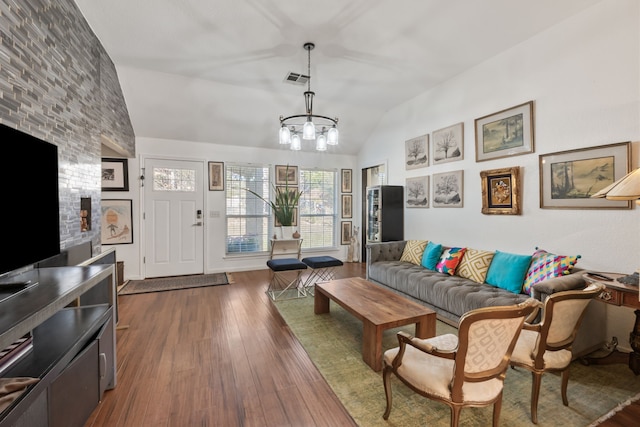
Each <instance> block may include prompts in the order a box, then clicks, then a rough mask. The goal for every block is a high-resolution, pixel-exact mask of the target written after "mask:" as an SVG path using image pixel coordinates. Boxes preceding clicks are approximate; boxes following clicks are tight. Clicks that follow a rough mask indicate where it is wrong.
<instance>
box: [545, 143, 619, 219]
mask: <svg viewBox="0 0 640 427" xmlns="http://www.w3.org/2000/svg"><path fill="white" fill-rule="evenodd" d="M630 162H631V143H630V142H619V143H616V144H608V145H600V146H596V147H591V148H580V149H577V150H568V151H559V152H557V153H549V154H544V155H540V157H539V163H540V167H539V169H540V207H541V208H542V209H631V201H630V200H607V199H604V198H591V196H593V195H594V194H595V193H597V192H598V191H600V190H602V189H603V188H605V187H607V186H609V185H611V184H613V183H614V182H616V181H617V180H619V179H620V178H622V177H623V176H625V175H626V174H627V173H628V172H629V170H630V167H631V164H630Z"/></svg>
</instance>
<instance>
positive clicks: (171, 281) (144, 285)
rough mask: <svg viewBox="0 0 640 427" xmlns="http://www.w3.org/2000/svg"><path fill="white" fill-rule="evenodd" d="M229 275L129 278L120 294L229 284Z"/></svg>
mask: <svg viewBox="0 0 640 427" xmlns="http://www.w3.org/2000/svg"><path fill="white" fill-rule="evenodd" d="M229 276H230V275H228V274H227V273H214V274H195V275H192V276H175V277H162V278H157V279H145V280H129V282H128V283H127V284H126V285H124V286H123V287H122V289H120V291H119V292H118V295H134V294H144V293H147V292H162V291H175V290H178V289H190V288H201V287H204V286H217V285H228V284H229V283H231V281H230V280H229Z"/></svg>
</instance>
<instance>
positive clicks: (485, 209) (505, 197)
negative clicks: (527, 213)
mask: <svg viewBox="0 0 640 427" xmlns="http://www.w3.org/2000/svg"><path fill="white" fill-rule="evenodd" d="M480 181H481V183H482V213H483V214H487V215H490V214H494V215H520V213H521V209H522V208H521V204H520V168H519V167H517V166H516V167H512V168H504V169H493V170H487V171H482V172H480Z"/></svg>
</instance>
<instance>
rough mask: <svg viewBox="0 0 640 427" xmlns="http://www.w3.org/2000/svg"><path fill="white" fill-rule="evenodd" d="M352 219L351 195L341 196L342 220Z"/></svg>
mask: <svg viewBox="0 0 640 427" xmlns="http://www.w3.org/2000/svg"><path fill="white" fill-rule="evenodd" d="M352 217H353V196H352V195H351V194H343V195H342V218H352Z"/></svg>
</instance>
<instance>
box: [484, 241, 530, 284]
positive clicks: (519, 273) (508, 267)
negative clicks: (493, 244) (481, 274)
mask: <svg viewBox="0 0 640 427" xmlns="http://www.w3.org/2000/svg"><path fill="white" fill-rule="evenodd" d="M529 264H531V255H517V254H511V253H508V252H500V251H496V253H495V255H494V256H493V260H491V265H490V266H489V271H488V272H487V278H486V279H485V281H486V282H487V283H488V284H490V285H492V286H497V287H498V288H502V289H506V290H507V291H510V292H513V293H514V294H519V293H522V285H523V283H524V276H525V275H526V274H527V271H528V270H529Z"/></svg>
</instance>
